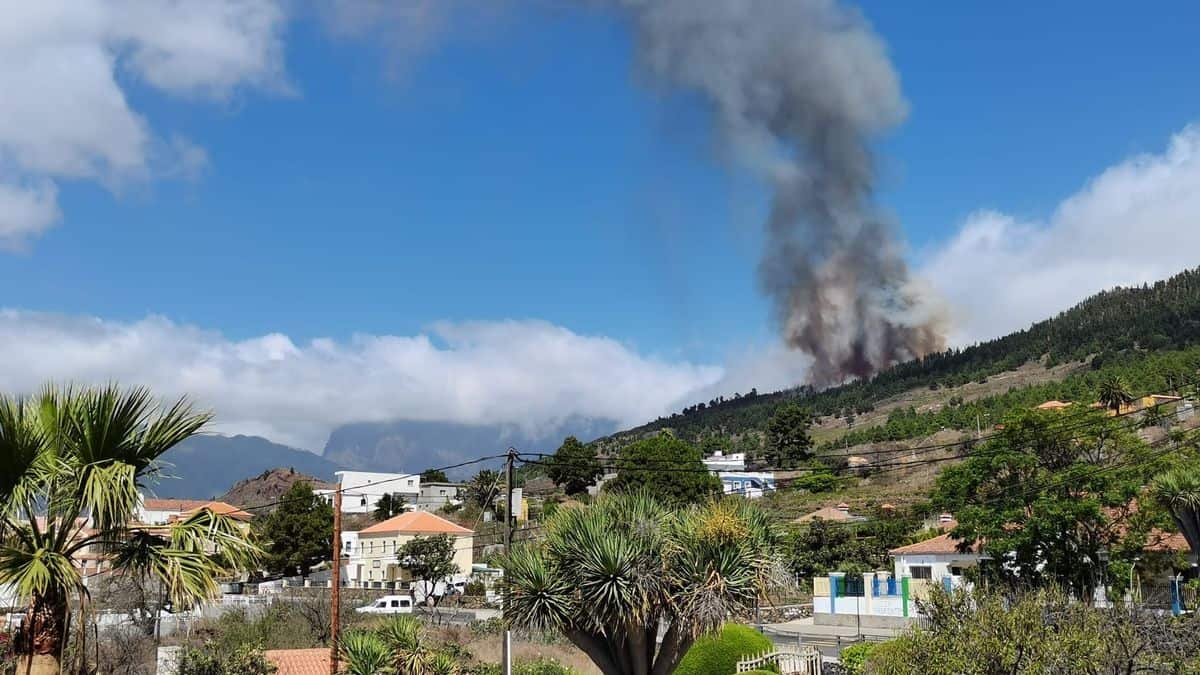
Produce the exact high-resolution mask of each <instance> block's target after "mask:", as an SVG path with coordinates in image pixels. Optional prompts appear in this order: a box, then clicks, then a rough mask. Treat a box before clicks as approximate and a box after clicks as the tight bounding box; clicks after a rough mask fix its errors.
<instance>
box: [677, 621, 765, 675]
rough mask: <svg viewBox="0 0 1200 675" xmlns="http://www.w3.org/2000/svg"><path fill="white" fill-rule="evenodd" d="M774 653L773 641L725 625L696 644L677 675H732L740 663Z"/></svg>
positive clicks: (685, 656)
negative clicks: (764, 653)
mask: <svg viewBox="0 0 1200 675" xmlns="http://www.w3.org/2000/svg"><path fill="white" fill-rule="evenodd" d="M772 649H774V645H773V644H772V643H771V640H770V639H768V638H767V637H766V636H764V635H762V634H761V633H759V632H758V631H756V630H754V629H753V628H751V627H749V626H743V625H740V624H726V625H725V626H724V627H722V628H721V630H720V631H718V632H716V633H713V634H711V635H705V636H703V637H701V638H700V639H698V640H696V643H695V644H693V645H692V648H691V649H689V650H688V652H687V654H684V656H683V658H682V659H681V660H680V661H679V667H678V668H676V669H675V675H733V673H735V672H737V662H738V661H740V660H742V659H745V658H750V657H753V656H757V655H759V654H761V653H763V652H769V651H771V650H772Z"/></svg>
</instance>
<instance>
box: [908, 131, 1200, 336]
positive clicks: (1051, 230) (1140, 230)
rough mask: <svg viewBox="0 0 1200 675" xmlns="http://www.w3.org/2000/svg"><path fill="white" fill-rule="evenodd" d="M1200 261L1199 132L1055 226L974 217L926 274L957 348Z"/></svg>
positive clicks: (1184, 135)
mask: <svg viewBox="0 0 1200 675" xmlns="http://www.w3.org/2000/svg"><path fill="white" fill-rule="evenodd" d="M1197 264H1200V127H1188V128H1186V129H1184V130H1183V131H1181V132H1179V133H1178V134H1176V135H1175V136H1174V137H1173V138H1172V139H1171V141H1170V143H1169V144H1168V146H1167V148H1166V150H1165V151H1164V152H1162V153H1161V154H1145V155H1139V156H1136V157H1132V158H1130V159H1128V160H1126V161H1124V162H1121V163H1120V164H1117V165H1116V166H1113V167H1111V168H1109V169H1108V170H1106V171H1104V172H1103V173H1101V174H1100V175H1099V176H1097V177H1096V178H1095V179H1093V180H1092V181H1090V182H1089V183H1088V184H1087V185H1086V186H1084V187H1083V189H1081V190H1080V191H1079V192H1077V193H1075V194H1074V195H1071V196H1070V197H1068V198H1067V199H1066V200H1064V201H1063V202H1062V203H1061V204H1060V205H1059V206H1058V208H1057V209H1056V210H1055V211H1054V213H1053V215H1052V216H1051V217H1050V218H1049V220H1047V221H1046V222H1025V221H1022V220H1019V219H1017V218H1014V217H1013V216H1009V215H1006V214H1003V213H999V212H996V211H980V212H978V213H975V214H974V215H972V216H971V217H969V218H968V219H967V221H966V222H965V223H964V224H963V225H962V227H961V229H960V230H959V232H958V233H957V234H956V235H955V236H954V237H953V238H952V239H951V240H950V241H948V242H947V243H945V244H944V245H941V246H939V247H937V248H936V249H935V250H933V251H932V252H931V253H930V254H929V256H928V258H927V259H926V260H925V262H924V264H923V266H922V270H921V271H922V274H923V276H925V277H926V278H928V279H929V280H930V281H932V282H933V284H934V285H935V286H936V287H937V288H938V289H939V290H940V291H941V292H942V293H943V294H944V295H945V296H946V297H947V298H948V299H949V300H950V302H951V304H952V306H953V307H954V310H955V315H954V322H953V325H954V326H955V335H954V342H955V343H958V344H963V343H968V342H973V341H976V340H980V339H987V338H990V337H995V336H998V335H1003V334H1006V333H1008V332H1011V331H1013V330H1018V329H1021V328H1024V327H1026V326H1028V325H1029V324H1031V323H1033V322H1034V321H1038V320H1041V319H1044V318H1047V317H1050V316H1052V315H1054V314H1056V313H1058V312H1060V311H1062V310H1064V309H1067V308H1069V307H1070V306H1071V305H1073V304H1074V303H1076V302H1078V301H1080V300H1082V299H1084V298H1085V297H1087V296H1089V295H1091V294H1093V293H1095V292H1097V291H1100V290H1103V289H1106V288H1110V287H1112V286H1116V285H1131V284H1141V283H1145V282H1152V281H1156V280H1158V279H1163V278H1165V277H1168V276H1170V275H1172V274H1174V273H1176V272H1179V271H1181V270H1183V269H1187V268H1190V267H1195V266H1196V265H1197Z"/></svg>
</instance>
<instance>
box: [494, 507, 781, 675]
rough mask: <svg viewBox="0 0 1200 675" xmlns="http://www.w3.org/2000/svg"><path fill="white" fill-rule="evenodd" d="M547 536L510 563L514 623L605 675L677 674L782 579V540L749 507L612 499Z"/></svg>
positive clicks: (519, 550)
mask: <svg viewBox="0 0 1200 675" xmlns="http://www.w3.org/2000/svg"><path fill="white" fill-rule="evenodd" d="M546 530H547V535H546V538H545V539H544V540H543V541H542V542H539V543H536V544H528V545H523V546H517V547H514V549H513V551H512V553H511V554H509V555H508V556H507V558H506V560H505V562H504V565H503V566H504V570H505V572H504V573H505V582H504V583H505V585H504V607H505V619H506V620H507V621H508V623H509V624H510V625H512V626H515V627H526V628H533V629H539V630H554V631H557V632H560V633H561V634H562V635H564V636H566V637H567V638H568V639H569V640H571V642H573V643H574V644H575V645H576V646H578V647H579V648H580V649H582V650H583V651H584V653H586V654H587V655H588V657H589V658H590V659H591V660H592V662H593V663H595V664H596V666H597V667H598V668H599V669H600V670H601V671H602V672H604V673H606V675H633V674H635V673H636V674H639V675H668V674H669V673H671V672H672V671H673V670H674V669H675V667H676V666H677V665H678V664H679V659H680V658H681V657H682V656H683V654H684V653H686V652H687V650H688V648H689V647H690V646H691V645H692V643H693V642H694V641H695V640H696V638H697V637H699V636H700V635H702V634H704V633H707V632H711V631H713V630H716V629H717V628H718V627H720V626H721V625H722V623H724V622H725V621H726V620H727V619H729V618H739V617H746V616H748V615H749V614H750V612H751V611H752V609H753V608H754V607H755V605H756V604H757V602H758V601H759V600H761V599H763V598H764V597H765V595H766V593H767V591H768V590H769V589H770V588H771V587H772V586H773V585H774V584H775V583H776V582H777V580H780V579H782V578H783V575H782V574H781V571H782V563H781V560H780V558H779V555H778V550H779V541H780V539H779V534H778V533H777V532H776V531H775V530H774V528H773V527H772V526H771V525H770V522H769V521H768V519H767V517H766V516H765V515H764V514H763V512H762V511H760V510H758V509H757V508H756V507H755V506H753V505H752V504H751V503H750V502H748V501H747V500H744V499H736V498H733V499H725V500H722V501H714V502H710V503H708V504H705V505H703V506H692V507H690V508H688V509H687V510H682V511H672V510H669V509H667V508H666V507H664V506H663V505H661V504H660V503H659V502H657V501H656V500H655V499H653V498H652V497H650V496H649V495H647V494H644V493H637V494H631V495H620V494H612V495H606V496H604V497H602V498H600V499H599V500H597V501H596V502H594V503H593V504H592V505H591V506H588V507H582V508H577V509H562V510H560V511H559V512H557V513H556V514H555V515H554V517H553V518H551V519H550V521H549V522H548V523H547V524H546ZM660 627H662V628H665V633H664V634H663V638H662V642H661V644H656V638H657V636H658V634H659V629H660Z"/></svg>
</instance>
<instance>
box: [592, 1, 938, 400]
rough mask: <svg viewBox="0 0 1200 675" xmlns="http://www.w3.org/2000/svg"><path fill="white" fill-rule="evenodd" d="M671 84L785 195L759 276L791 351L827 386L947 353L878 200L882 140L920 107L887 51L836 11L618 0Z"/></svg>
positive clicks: (775, 207)
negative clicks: (707, 109)
mask: <svg viewBox="0 0 1200 675" xmlns="http://www.w3.org/2000/svg"><path fill="white" fill-rule="evenodd" d="M606 4H608V5H610V6H613V7H615V8H617V9H619V10H621V12H622V13H623V15H624V16H625V17H627V19H628V20H629V22H630V23H631V24H632V27H633V30H634V32H635V34H636V36H637V41H638V51H639V60H640V63H641V65H642V66H643V67H644V69H645V70H646V71H647V72H648V73H650V74H651V75H652V76H653V77H654V78H656V79H657V80H659V81H661V82H663V83H666V84H668V85H670V86H672V87H677V88H681V89H684V90H687V91H691V92H695V93H699V94H701V95H702V96H704V97H705V98H706V99H707V101H708V102H709V103H710V104H711V105H712V107H713V110H714V113H715V120H716V126H717V129H716V131H717V133H718V134H719V136H720V138H721V140H722V141H723V146H724V147H725V149H726V150H727V152H728V154H729V158H730V159H731V160H732V161H735V162H736V163H738V164H739V165H741V166H744V167H747V168H749V169H750V170H752V171H753V172H754V173H755V174H756V175H758V176H759V177H760V178H761V179H762V180H763V181H764V183H765V184H766V185H768V187H769V188H770V190H771V194H772V197H771V200H772V202H771V211H770V217H769V219H768V221H767V223H766V235H767V237H766V249H765V251H764V254H763V258H762V260H761V262H760V265H759V276H760V281H761V286H762V288H763V290H764V292H765V293H766V294H767V295H768V297H769V298H770V299H771V301H772V304H773V308H774V310H773V311H774V314H775V319H776V321H777V322H778V325H779V327H780V329H781V331H782V336H783V340H784V342H785V343H786V344H787V345H788V346H789V347H792V348H794V349H797V350H800V351H802V352H804V353H806V354H808V355H810V356H811V357H812V358H813V365H812V370H811V372H810V376H809V379H810V381H811V382H812V383H813V384H816V385H819V386H823V385H829V384H836V383H839V382H843V381H845V380H847V379H850V378H854V377H860V378H861V377H869V376H870V375H872V374H874V373H875V372H878V371H879V370H880V369H882V368H886V367H887V366H890V365H892V364H895V363H898V362H901V361H905V360H908V359H911V358H914V357H919V356H921V355H923V354H926V353H929V352H931V351H934V350H938V349H941V348H943V346H944V343H945V339H944V337H943V336H944V329H943V323H944V322H943V321H942V317H943V314H942V312H941V311H940V309H939V303H937V302H936V301H934V300H932V298H931V296H930V294H929V293H928V292H927V291H926V290H924V289H923V288H922V287H921V285H920V284H919V283H917V282H916V281H914V280H913V278H912V276H911V275H910V273H909V270H908V266H907V264H906V263H905V261H904V258H903V255H902V249H901V247H900V245H899V243H898V240H897V237H896V235H895V233H894V231H893V229H892V227H891V226H890V224H889V223H888V221H887V219H886V218H885V217H884V216H883V214H882V213H881V212H880V210H879V208H878V206H877V205H876V204H875V202H874V192H875V187H876V167H875V159H874V156H873V153H872V149H871V142H872V141H873V140H874V139H875V138H876V137H877V136H878V135H880V134H881V133H883V132H885V131H887V130H889V129H891V128H892V127H894V126H895V125H896V124H898V123H899V122H901V121H902V120H903V119H904V117H905V115H906V113H907V104H906V103H905V101H904V99H903V97H902V95H901V93H900V85H899V78H898V77H897V75H896V72H895V70H894V69H893V67H892V64H891V62H890V60H889V59H888V57H887V54H886V51H885V49H884V46H883V44H882V42H881V41H880V40H879V38H878V37H877V36H876V35H875V33H874V32H873V30H872V29H871V27H870V26H869V25H868V24H867V22H866V21H865V20H864V19H863V18H862V16H861V15H860V14H859V13H858V12H857V11H856V10H854V9H851V8H848V7H845V6H843V5H841V4H839V3H838V2H836V1H835V0H704V1H703V2H698V1H696V0H608V2H607V3H606Z"/></svg>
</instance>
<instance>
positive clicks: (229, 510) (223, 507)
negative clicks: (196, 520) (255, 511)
mask: <svg viewBox="0 0 1200 675" xmlns="http://www.w3.org/2000/svg"><path fill="white" fill-rule="evenodd" d="M200 509H208V510H209V511H212V512H213V513H215V514H217V515H220V516H229V517H230V518H235V519H237V520H250V519H251V518H253V517H254V516H252V515H251V514H249V513H247V512H245V511H243V510H241V509H239V508H238V507H236V506H234V505H232V504H226V503H225V502H205V503H203V504H201V505H200V506H197V507H196V508H194V509H188V513H192V512H193V511H199V510H200Z"/></svg>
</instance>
